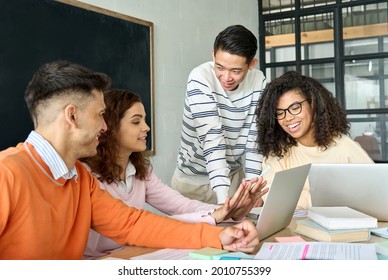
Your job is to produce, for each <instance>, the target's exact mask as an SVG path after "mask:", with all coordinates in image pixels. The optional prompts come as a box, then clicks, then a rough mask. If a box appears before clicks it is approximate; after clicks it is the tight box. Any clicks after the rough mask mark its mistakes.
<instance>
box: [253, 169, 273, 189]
mask: <svg viewBox="0 0 388 280" xmlns="http://www.w3.org/2000/svg"><path fill="white" fill-rule="evenodd" d="M270 170H271V166H267V167H266V168H265V169H264V170H263V171H262V172H261V173H260V175H259V176H258V177H257V178H260V177H262V176H264V175H265V174H267V173H268V172H269V171H270ZM255 185H256V183H254V184H253V185H252V186H251V187H250V190H251V189H252V188H253V187H254V186H255Z"/></svg>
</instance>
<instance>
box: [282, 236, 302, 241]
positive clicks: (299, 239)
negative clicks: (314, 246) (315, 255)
mask: <svg viewBox="0 0 388 280" xmlns="http://www.w3.org/2000/svg"><path fill="white" fill-rule="evenodd" d="M275 241H276V242H306V240H304V239H303V238H302V237H300V236H278V237H275Z"/></svg>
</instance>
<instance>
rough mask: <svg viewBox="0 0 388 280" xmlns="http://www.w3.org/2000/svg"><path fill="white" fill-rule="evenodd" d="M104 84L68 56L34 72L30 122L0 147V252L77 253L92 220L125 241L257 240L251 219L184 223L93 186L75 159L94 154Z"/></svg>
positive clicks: (224, 243) (247, 244)
mask: <svg viewBox="0 0 388 280" xmlns="http://www.w3.org/2000/svg"><path fill="white" fill-rule="evenodd" d="M109 86H110V78H109V77H108V76H106V75H105V74H103V73H96V72H93V71H91V70H89V69H86V68H84V67H82V66H80V65H77V64H73V63H70V62H66V61H55V62H52V63H47V64H45V65H43V66H42V67H41V68H40V69H39V70H38V71H37V72H36V73H35V75H34V76H33V78H32V80H31V81H30V83H29V84H28V87H27V90H26V94H25V100H26V103H27V106H28V109H29V111H30V114H31V117H32V119H33V122H34V127H35V129H34V131H32V132H31V133H30V135H29V136H28V138H27V139H26V141H25V142H24V143H20V144H18V145H17V146H16V147H12V148H8V149H6V150H4V151H2V152H0V259H80V258H81V257H82V254H83V251H84V249H85V245H86V242H87V238H88V233H89V228H90V227H92V228H93V229H95V230H96V231H97V232H99V233H101V234H103V235H106V236H108V237H110V238H112V239H114V240H115V241H117V242H119V243H122V244H128V245H137V246H148V247H154V248H166V247H168V248H201V247H206V246H209V247H215V248H224V249H226V250H230V251H243V252H252V251H253V250H254V248H255V246H256V245H257V244H258V242H259V239H258V234H257V231H256V228H255V226H254V225H253V224H252V223H250V222H249V221H244V222H242V223H240V224H237V225H235V226H233V227H228V228H220V227H214V226H211V225H208V224H186V223H183V222H179V221H176V220H172V219H169V218H167V217H161V216H158V215H155V214H153V213H150V212H147V211H144V210H137V209H135V208H129V207H127V206H126V205H125V204H123V203H122V202H121V201H119V200H116V199H114V198H112V197H111V196H110V195H109V194H108V193H107V192H105V191H104V190H101V189H100V188H99V186H98V181H97V179H96V178H95V177H93V176H92V175H91V174H90V173H89V172H88V171H87V170H86V169H85V167H84V166H83V165H82V164H81V163H80V162H79V161H78V159H80V158H83V157H90V156H94V155H95V154H96V147H97V145H98V137H99V135H100V134H101V133H103V132H104V131H106V130H107V126H106V123H105V121H104V118H103V114H104V108H105V104H104V98H103V91H104V90H105V89H107V88H108V87H109Z"/></svg>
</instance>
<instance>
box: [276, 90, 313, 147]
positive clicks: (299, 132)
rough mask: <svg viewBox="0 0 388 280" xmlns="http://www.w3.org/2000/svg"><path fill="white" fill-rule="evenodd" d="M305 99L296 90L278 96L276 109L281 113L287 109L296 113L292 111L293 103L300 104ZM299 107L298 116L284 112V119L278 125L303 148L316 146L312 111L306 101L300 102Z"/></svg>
mask: <svg viewBox="0 0 388 280" xmlns="http://www.w3.org/2000/svg"><path fill="white" fill-rule="evenodd" d="M305 99H306V98H305V97H304V96H303V95H302V94H301V93H300V92H299V91H297V90H291V91H287V92H285V93H284V94H283V95H282V96H280V98H279V100H278V103H277V106H276V109H277V110H280V111H279V112H281V110H284V109H287V108H289V110H290V111H291V112H294V113H295V112H297V111H293V108H294V106H295V103H297V102H302V101H303V100H305ZM290 106H291V107H290ZM296 106H297V105H296ZM301 106H302V107H301V111H300V113H299V114H295V115H293V114H291V113H290V112H289V111H286V116H285V118H284V119H281V120H278V123H279V125H280V126H281V128H282V129H283V130H284V131H285V132H287V133H288V134H289V135H290V136H291V137H293V138H295V139H296V140H297V141H298V142H299V143H301V144H302V145H304V146H308V147H313V146H316V144H315V140H314V129H313V121H314V120H313V116H314V114H313V110H312V107H311V105H310V103H309V102H308V101H307V100H306V101H304V102H302V103H301Z"/></svg>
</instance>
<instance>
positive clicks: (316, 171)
mask: <svg viewBox="0 0 388 280" xmlns="http://www.w3.org/2000/svg"><path fill="white" fill-rule="evenodd" d="M309 184H310V192H311V202H312V206H348V207H351V208H353V209H355V210H358V211H360V212H363V213H365V214H368V215H370V216H372V217H375V218H377V220H378V221H388V164H383V163H379V164H356V163H353V164H312V165H311V169H310V174H309Z"/></svg>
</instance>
